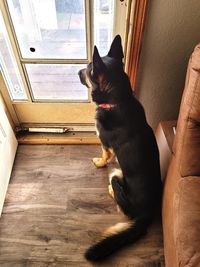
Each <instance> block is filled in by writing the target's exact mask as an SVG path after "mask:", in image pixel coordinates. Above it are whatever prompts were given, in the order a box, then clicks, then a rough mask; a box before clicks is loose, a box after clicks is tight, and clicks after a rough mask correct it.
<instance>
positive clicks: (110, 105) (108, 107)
mask: <svg viewBox="0 0 200 267" xmlns="http://www.w3.org/2000/svg"><path fill="white" fill-rule="evenodd" d="M115 106H116V105H115V104H99V105H98V107H99V108H104V109H111V108H114V107H115Z"/></svg>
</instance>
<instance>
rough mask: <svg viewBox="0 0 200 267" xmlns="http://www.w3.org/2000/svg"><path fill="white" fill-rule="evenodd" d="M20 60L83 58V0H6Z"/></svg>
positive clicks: (84, 34) (84, 50)
mask: <svg viewBox="0 0 200 267" xmlns="http://www.w3.org/2000/svg"><path fill="white" fill-rule="evenodd" d="M8 5H9V10H10V13H11V17H12V20H13V24H14V28H15V31H16V34H17V39H18V41H19V45H20V49H21V53H22V56H23V57H24V58H57V59H58V58H67V59H73V58H75V59H76V58H78V59H84V58H87V53H86V29H85V6H84V0H76V1H71V0H8Z"/></svg>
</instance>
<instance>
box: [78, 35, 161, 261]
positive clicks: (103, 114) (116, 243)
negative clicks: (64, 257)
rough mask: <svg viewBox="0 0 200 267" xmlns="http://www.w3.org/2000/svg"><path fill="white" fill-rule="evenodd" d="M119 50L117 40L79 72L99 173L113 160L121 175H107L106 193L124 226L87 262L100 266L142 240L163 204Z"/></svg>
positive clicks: (145, 128)
mask: <svg viewBox="0 0 200 267" xmlns="http://www.w3.org/2000/svg"><path fill="white" fill-rule="evenodd" d="M122 58H123V50H122V46H121V38H120V36H119V35H118V36H116V37H115V39H114V41H113V43H112V45H111V48H110V51H109V52H108V55H107V56H105V57H100V56H99V53H98V50H97V48H96V47H95V48H94V53H93V60H92V62H91V63H90V64H89V65H88V66H87V68H86V69H83V70H80V71H79V76H80V80H81V82H82V83H83V84H84V85H86V86H87V87H90V88H91V89H92V99H93V101H94V102H95V103H96V104H97V109H96V128H97V134H98V135H99V138H100V140H101V143H102V151H103V153H102V157H101V158H94V159H93V162H94V164H95V165H96V166H97V167H103V166H105V165H106V164H107V163H108V162H109V161H110V160H111V159H112V158H113V157H114V155H115V156H116V158H117V160H118V162H119V166H120V168H121V169H117V170H115V171H114V172H113V173H111V175H110V179H109V180H110V185H109V193H110V194H111V196H112V197H113V198H114V199H115V201H116V203H117V204H118V206H119V207H120V209H121V210H122V211H123V212H124V214H125V215H127V216H128V218H129V219H130V220H129V222H128V223H118V224H116V225H115V226H112V227H110V228H109V229H108V230H107V231H106V232H105V235H104V237H103V238H102V239H101V240H100V241H99V242H98V243H96V244H95V245H93V246H92V247H91V248H89V249H88V251H87V252H86V254H85V256H86V258H87V259H88V260H91V261H98V260H102V259H104V258H105V257H107V256H109V255H110V254H112V253H113V252H115V251H116V250H118V249H119V248H121V247H123V246H125V245H127V244H129V243H133V242H135V241H136V240H138V239H139V238H140V237H141V236H142V235H143V234H145V232H146V230H147V227H148V225H149V224H150V223H151V221H152V218H153V216H154V214H155V211H156V208H157V207H158V206H159V204H160V201H161V179H160V166H159V153H158V148H157V144H156V140H155V136H154V133H153V131H152V129H151V127H150V126H149V125H148V123H147V121H146V118H145V113H144V109H143V107H142V105H141V104H140V103H139V102H138V100H136V98H135V97H134V96H133V94H132V89H131V86H130V82H129V79H128V76H127V75H126V73H125V72H124V70H123V63H122Z"/></svg>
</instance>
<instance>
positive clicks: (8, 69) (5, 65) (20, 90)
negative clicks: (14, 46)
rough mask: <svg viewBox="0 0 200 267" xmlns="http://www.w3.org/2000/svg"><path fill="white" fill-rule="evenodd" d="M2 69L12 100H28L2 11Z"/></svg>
mask: <svg viewBox="0 0 200 267" xmlns="http://www.w3.org/2000/svg"><path fill="white" fill-rule="evenodd" d="M0 70H1V71H2V73H3V76H4V78H5V81H6V83H7V87H8V88H7V89H8V91H9V94H10V97H11V99H12V100H27V95H26V92H25V89H24V86H23V83H22V80H21V77H20V74H19V70H18V66H17V63H16V61H15V58H14V56H13V53H12V50H11V45H10V42H9V39H8V36H7V32H6V27H5V24H4V21H3V17H2V14H1V12H0Z"/></svg>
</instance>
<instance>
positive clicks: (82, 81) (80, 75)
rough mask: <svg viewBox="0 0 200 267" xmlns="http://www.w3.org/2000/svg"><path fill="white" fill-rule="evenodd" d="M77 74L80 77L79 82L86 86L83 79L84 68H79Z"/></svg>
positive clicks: (84, 77)
mask: <svg viewBox="0 0 200 267" xmlns="http://www.w3.org/2000/svg"><path fill="white" fill-rule="evenodd" d="M78 76H79V78H80V81H81V83H82V84H83V85H86V86H87V84H86V81H85V80H86V69H82V70H79V72H78Z"/></svg>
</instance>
